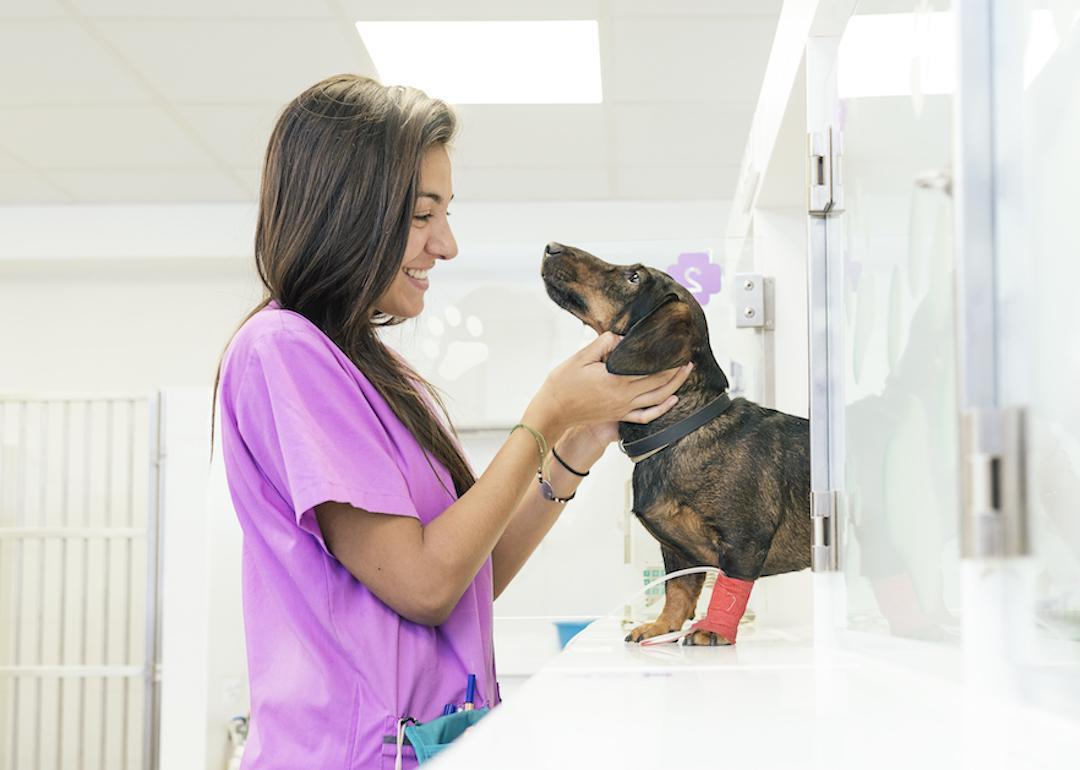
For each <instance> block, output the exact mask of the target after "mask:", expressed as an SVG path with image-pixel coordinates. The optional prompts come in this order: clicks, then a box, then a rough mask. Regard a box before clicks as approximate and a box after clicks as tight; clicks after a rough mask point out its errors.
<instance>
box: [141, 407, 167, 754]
mask: <svg viewBox="0 0 1080 770" xmlns="http://www.w3.org/2000/svg"><path fill="white" fill-rule="evenodd" d="M163 413H164V398H163V396H162V395H161V394H160V393H159V394H158V395H157V397H156V398H154V399H152V400H151V401H150V402H149V420H148V422H149V426H150V431H149V434H150V435H149V438H150V440H149V444H148V446H149V454H150V458H149V459H150V462H149V472H150V478H149V488H148V490H147V509H146V531H147V537H146V562H147V563H146V662H145V671H144V677H145V682H146V686H145V693H144V699H143V736H144V737H143V770H157V767H158V740H159V734H158V721H159V718H160V714H161V692H160V688H159V687H158V676H159V672H158V664H159V661H160V660H161V617H160V614H159V612H158V608H159V607H160V606H161V558H160V557H161V552H160V545H161V543H160V540H161V527H162V526H163V522H162V521H161V488H162V465H163V462H164V457H163V456H162V432H163V429H162V425H163Z"/></svg>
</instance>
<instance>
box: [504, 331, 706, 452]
mask: <svg viewBox="0 0 1080 770" xmlns="http://www.w3.org/2000/svg"><path fill="white" fill-rule="evenodd" d="M621 339H622V338H621V337H619V336H618V335H617V334H613V333H611V332H605V333H604V334H601V335H600V336H599V337H597V338H596V340H595V341H594V342H592V343H590V344H589V345H587V346H586V347H584V348H583V349H581V350H580V351H578V352H577V353H575V354H574V355H572V356H571V357H570V358H569V359H567V360H566V361H565V362H563V363H562V364H560V365H559V366H557V367H555V369H553V370H552V372H551V374H549V375H548V377H547V380H545V382H544V384H543V386H541V388H540V390H539V392H537V394H536V396H535V397H534V398H533V400H532V402H531V403H530V404H529V408H528V410H526V413H525V414H526V417H525V422H526V423H529V424H530V425H531V424H533V423H534V422H535V423H536V425H535V426H534V427H537V429H538V430H541V431H542V432H544V433H545V436H546V437H547V439H548V441H549V442H550V443H551V444H554V443H555V441H557V440H558V438H559V437H560V436H561V435H562V434H563V433H564V432H565V431H566V430H567V429H568V428H570V427H573V426H576V425H581V426H589V427H590V428H591V430H590V432H591V433H592V434H593V436H594V437H595V439H596V440H597V441H599V442H606V443H610V442H611V441H613V440H614V439H615V438H616V437H617V435H618V434H617V430H616V427H617V423H619V422H637V423H647V422H650V421H652V420H654V419H656V418H657V417H659V416H660V415H662V414H663V413H664V412H666V411H667V410H668V409H670V408H671V407H672V406H674V405H675V401H676V400H677V397H676V396H675V395H674V393H675V391H676V390H678V389H679V388H680V387H682V384H683V383H684V382H685V381H686V378H687V377H688V376H689V375H690V370H691V368H692V364H687V365H686V366H683V367H679V368H677V369H667V370H664V371H661V372H657V373H655V374H648V375H640V376H639V375H618V374H610V373H608V371H607V367H606V366H605V365H604V361H605V360H606V359H607V356H608V354H609V353H611V351H612V350H614V349H615V346H616V345H618V344H619V341H620V340H621ZM541 426H543V427H541ZM606 443H605V445H606Z"/></svg>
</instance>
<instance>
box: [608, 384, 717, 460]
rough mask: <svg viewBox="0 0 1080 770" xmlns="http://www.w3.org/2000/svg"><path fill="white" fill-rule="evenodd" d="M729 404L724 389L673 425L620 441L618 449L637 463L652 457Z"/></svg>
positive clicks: (713, 416) (691, 431)
mask: <svg viewBox="0 0 1080 770" xmlns="http://www.w3.org/2000/svg"><path fill="white" fill-rule="evenodd" d="M729 406H731V397H730V396H729V395H728V394H727V391H724V392H723V393H721V394H720V395H719V396H717V397H716V398H714V399H713V400H712V401H710V402H709V403H707V404H706V405H705V406H703V407H702V408H701V409H699V410H698V411H696V412H694V413H693V414H692V415H690V416H689V417H685V418H683V419H681V420H679V421H678V422H677V423H675V424H674V425H669V426H668V427H666V428H664V429H663V430H662V431H660V432H658V433H654V434H652V435H651V436H646V437H645V438H639V439H637V440H636V441H631V442H629V443H627V442H624V441H620V442H619V449H621V450H622V451H623V453H624V454H625V455H626V456H627V457H629V458H630V459H631V460H633V461H634V462H635V463H639V462H641V461H642V460H644V459H645V458H646V457H652V456H653V455H654V454H656V453H657V452H660V451H662V450H664V449H667V448H668V447H669V446H671V445H672V444H674V443H675V442H676V441H678V440H679V439H681V438H683V437H685V436H688V435H690V434H691V433H693V432H694V431H695V430H697V429H698V428H700V427H701V426H702V425H704V424H705V423H707V422H709V421H710V420H712V419H715V418H716V417H719V416H720V415H722V414H723V413H724V412H726V411H727V409H728V407H729Z"/></svg>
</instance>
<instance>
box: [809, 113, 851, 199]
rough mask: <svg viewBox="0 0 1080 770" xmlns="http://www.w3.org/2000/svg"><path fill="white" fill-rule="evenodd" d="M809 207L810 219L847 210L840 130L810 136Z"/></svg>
mask: <svg viewBox="0 0 1080 770" xmlns="http://www.w3.org/2000/svg"><path fill="white" fill-rule="evenodd" d="M806 146H807V153H806V154H807V161H808V167H807V179H808V185H809V186H808V200H807V208H808V210H809V212H810V216H821V217H823V216H828V215H829V214H838V213H840V212H841V211H843V210H844V188H843V178H842V175H841V173H840V158H841V156H842V139H841V136H840V131H839V129H834V128H832V127H829V128H827V129H825V130H824V131H814V132H812V133H810V134H808V135H807V141H806Z"/></svg>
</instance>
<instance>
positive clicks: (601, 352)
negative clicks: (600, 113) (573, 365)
mask: <svg viewBox="0 0 1080 770" xmlns="http://www.w3.org/2000/svg"><path fill="white" fill-rule="evenodd" d="M621 339H622V337H620V336H619V335H618V334H616V333H615V332H604V333H603V334H601V335H600V336H598V337H597V338H596V339H595V340H593V341H592V342H590V343H589V344H588V345H586V346H585V347H583V348H582V349H581V350H579V351H578V352H577V356H578V357H579V358H580V360H581V362H582V363H585V364H593V363H597V362H599V361H606V360H607V357H608V355H609V354H610V353H611V351H612V350H614V349H615V346H616V345H618V344H619V341H620V340H621Z"/></svg>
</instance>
